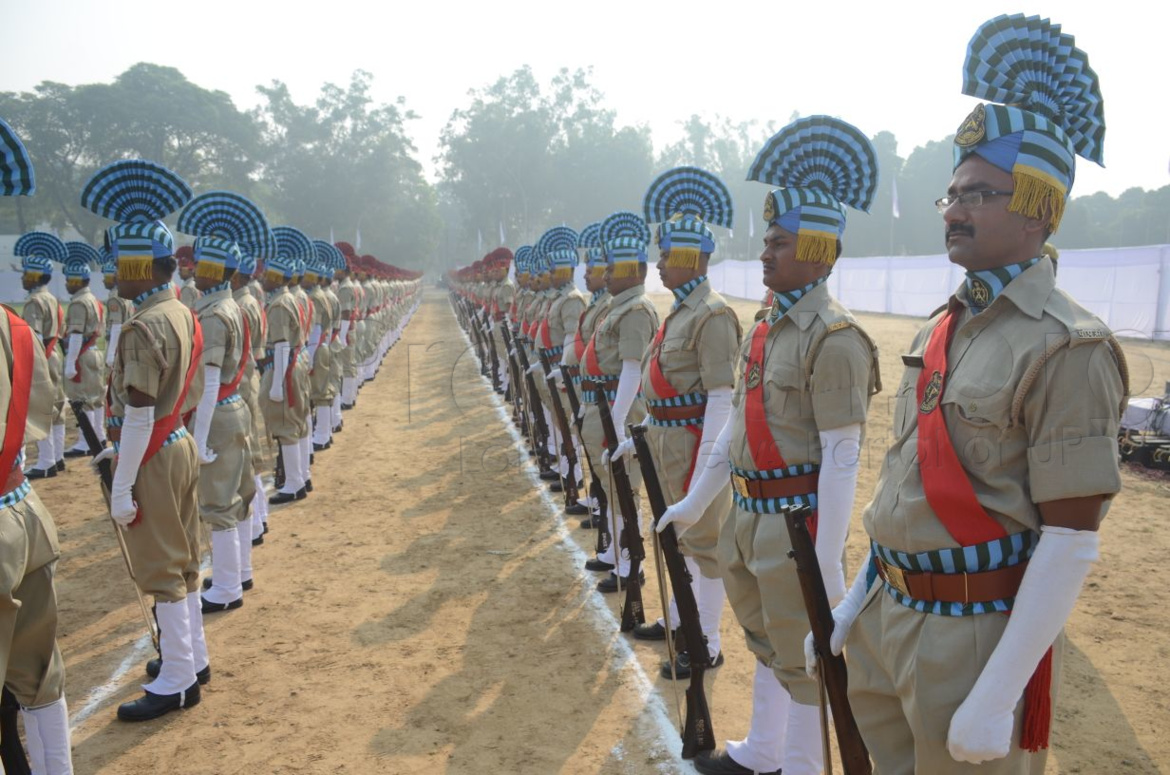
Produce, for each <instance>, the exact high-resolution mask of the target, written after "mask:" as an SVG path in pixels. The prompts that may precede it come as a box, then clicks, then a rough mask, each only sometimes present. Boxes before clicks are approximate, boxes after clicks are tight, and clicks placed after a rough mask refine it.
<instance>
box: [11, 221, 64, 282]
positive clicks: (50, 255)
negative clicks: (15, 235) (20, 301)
mask: <svg viewBox="0 0 1170 775" xmlns="http://www.w3.org/2000/svg"><path fill="white" fill-rule="evenodd" d="M12 252H13V254H14V255H16V256H18V257H19V258H20V269H21V271H22V272H24V273H25V274H35V275H37V276H38V277H40V276H50V277H51V276H52V274H53V262H54V261H56V262H57V263H64V262H65V259H67V258H68V257H69V248H67V247H65V243H64V242H62V241H61V239H60V238H59V237H57V236H56V235H55V234H50V233H49V232H47V231H30V232H28V233H27V234H24V235H21V237H20V239H18V240H17V241H16V244H15V245H14V246H13V248H12Z"/></svg>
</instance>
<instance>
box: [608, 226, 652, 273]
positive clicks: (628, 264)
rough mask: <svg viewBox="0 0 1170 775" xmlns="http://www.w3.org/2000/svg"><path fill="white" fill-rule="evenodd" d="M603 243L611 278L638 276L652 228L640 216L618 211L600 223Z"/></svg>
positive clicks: (644, 260)
mask: <svg viewBox="0 0 1170 775" xmlns="http://www.w3.org/2000/svg"><path fill="white" fill-rule="evenodd" d="M601 244H602V245H603V246H604V248H605V261H606V264H607V265H608V266H609V267H610V277H613V278H617V279H621V278H625V277H638V276H639V275H640V274H641V272H642V267H643V266H644V265H645V264H646V246H647V245H649V244H650V227H649V226H647V225H646V221H645V220H644V219H643V218H642V216H640V215H638V214H637V213H634V212H630V211H629V210H618V211H617V212H616V213H613V214H612V215H610V216H609V217H608V218H606V219H605V220H604V221H602V222H601Z"/></svg>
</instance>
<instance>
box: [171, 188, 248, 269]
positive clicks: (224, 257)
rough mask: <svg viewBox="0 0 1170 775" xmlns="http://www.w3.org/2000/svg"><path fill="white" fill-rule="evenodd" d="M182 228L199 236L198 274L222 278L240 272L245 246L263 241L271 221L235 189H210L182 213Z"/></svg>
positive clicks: (180, 218) (180, 226)
mask: <svg viewBox="0 0 1170 775" xmlns="http://www.w3.org/2000/svg"><path fill="white" fill-rule="evenodd" d="M178 229H179V231H181V232H183V233H185V234H192V235H195V236H196V237H197V239H196V240H195V244H194V246H193V247H194V251H195V276H196V277H207V278H211V279H213V280H222V279H223V277H224V275H225V274H226V271H225V270H231V271H237V270H238V269H239V266H240V258H241V257H242V255H243V252H244V249H243V248H241V247H238V245H244V246H248V245H254V244H258V243H262V242H263V241H264V240H266V239H267V235H268V234H269V230H268V220H267V219H266V218H265V217H264V213H262V212H261V211H260V208H259V207H257V206H256V205H255V204H253V203H252V202H251V201H250V200H249V199H247V198H246V197H243V196H240V195H239V194H236V193H234V192H231V191H208V192H206V193H203V194H200V195H199V196H197V197H195V198H194V199H192V200H191V201H190V202H189V203H188V204H187V206H186V207H185V208H183V212H182V213H181V214H180V215H179V224H178Z"/></svg>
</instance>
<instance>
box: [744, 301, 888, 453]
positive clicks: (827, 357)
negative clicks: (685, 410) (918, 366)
mask: <svg viewBox="0 0 1170 775" xmlns="http://www.w3.org/2000/svg"><path fill="white" fill-rule="evenodd" d="M761 325H767V323H764V322H760V323H757V324H756V326H761ZM754 332H755V327H753V328H752V329H751V330H750V331H747V332H746V333H745V334H744V337H743V345H742V346H741V347H740V350H739V358H738V363H739V380H738V382H737V384H736V387H735V393H734V394H733V395H732V400H731V403H732V406H733V407H734V408H735V409H736V411H734V412H732V413H731V422H732V431H731V434H732V435H731V443H730V445H729V450H728V452H729V457H730V459H731V464H732V466H735V467H736V468H740V469H743V470H747V471H754V470H756V464H755V462H754V461H753V459H752V456H751V452H750V451H749V449H748V443H747V431H746V412H745V411H744V409H745V404H744V397H745V394H746V383H747V374H748V372H749V370H750V368H751V365H750V364H749V357H748V356H749V353H750V352H751V343H752V334H753V333H754ZM814 346H815V347H816V348H817V349H816V351H815V352H812V349H813V347H814ZM760 379H762V380H763V398H764V412H765V414H766V416H767V418H768V429H769V430H770V431H771V433H772V438H773V439H774V440H775V441H776V444H777V445H778V447H779V449H780V454H781V456H782V457H783V458H784V462H785V463H787V464H788V465H789V466H798V465H820V462H821V444H820V436H819V431H827V430H833V429H834V428H842V427H844V426H846V425H853V424H855V423H864V422H865V419H866V413H867V411H868V409H869V399H870V397H871V396H873V395H874V394H875V393H876V392H878V390H879V385H880V382H879V377H878V367H877V351H876V349H875V348H873V347H872V346H871V345H870V341H869V339H868V337H867V336H865V335H863V334H862V332H861V330H860V328H859V327H858V326H857V323H856V321H855V320H854V319H853V316H852V315H851V314H850V313H849V310H847V309H845V307H843V306H842V305H841V304H840V302H838V301H837V300H836V299H834V298H833V297H832V296H830V295H829V289H828V286H827V285H825V284H823V283H822V284H821V285H818V286H817V287H815V288H813V289H812V290H810V291H809V292H808V293H806V294H804V296H802V297H801V298H800V299H799V300H798V301H797V302H796V303H795V304H794V305H792V308H791V309H790V310H788V312H787V313H786V314H784V315H782V316H781V317H780V319H779V320H777V321H776V323H774V324H773V325H772V327H771V328H770V329H769V331H768V334H767V339H766V340H765V343H764V362H763V364H762V368H761V371H760Z"/></svg>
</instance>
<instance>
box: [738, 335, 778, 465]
mask: <svg viewBox="0 0 1170 775" xmlns="http://www.w3.org/2000/svg"><path fill="white" fill-rule="evenodd" d="M768 330H769V326H768V323H767V322H766V321H764V320H761V321H759V322H758V323H756V327H755V329H753V330H752V340H751V348H750V349H749V351H748V362H747V366H746V367H745V371H744V374H743V380H744V386H745V392H744V431H745V433H746V435H747V445H748V454H749V455H751V458H752V463H753V464H754V465H755V467H756V470H757V471H774V470H776V469H778V468H787V467H788V463H786V462H785V461H784V455H782V454H781V453H780V445H779V444H777V443H776V439H775V437H773V436H772V429H771V428H770V427H769V426H768V412H767V409H766V408H765V406H764V381H765V380H764V355H765V343H766V341H767V339H768Z"/></svg>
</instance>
